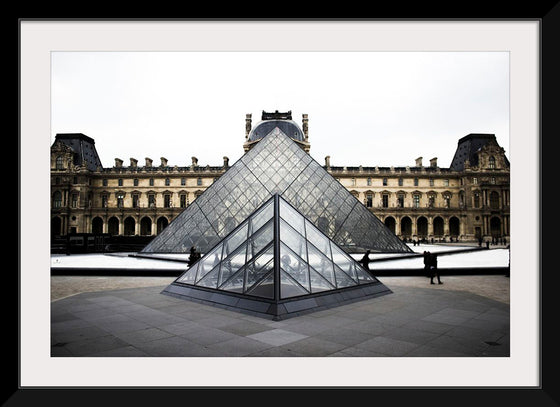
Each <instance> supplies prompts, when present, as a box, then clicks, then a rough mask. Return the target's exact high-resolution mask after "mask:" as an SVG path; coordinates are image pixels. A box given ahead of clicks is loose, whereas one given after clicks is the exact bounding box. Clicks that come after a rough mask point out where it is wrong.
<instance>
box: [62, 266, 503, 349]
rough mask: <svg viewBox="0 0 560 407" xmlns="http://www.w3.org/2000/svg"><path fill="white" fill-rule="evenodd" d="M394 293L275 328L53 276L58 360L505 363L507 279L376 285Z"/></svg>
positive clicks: (150, 293) (148, 290) (114, 280)
mask: <svg viewBox="0 0 560 407" xmlns="http://www.w3.org/2000/svg"><path fill="white" fill-rule="evenodd" d="M379 280H380V281H381V282H382V283H384V284H385V285H386V286H387V287H388V288H390V289H391V290H392V291H393V293H391V294H388V295H384V296H381V297H378V298H373V299H368V300H364V301H359V302H355V303H352V304H347V305H343V306H340V307H336V308H332V309H327V310H323V311H319V312H315V313H310V314H307V315H303V316H299V317H294V318H290V319H287V320H283V321H270V320H266V319H262V318H259V317H254V316H249V315H246V314H242V313H238V312H234V311H229V310H225V309H221V308H217V307H213V306H210V305H205V304H199V303H195V302H191V301H186V300H183V299H178V298H173V297H169V296H166V295H163V294H160V293H161V291H162V290H163V288H165V287H166V286H167V284H169V283H170V282H171V281H173V278H163V277H161V278H142V277H137V278H133V277H131V278H126V277H62V276H60V277H52V278H51V282H52V287H51V295H52V302H51V355H52V356H60V357H74V356H87V357H126V356H128V357H193V356H208V357H215V356H221V357H223V356H225V357H239V356H242V357H245V356H247V357H265V356H270V357H360V356H366V357H372V356H373V357H375V356H379V357H387V356H391V357H416V356H417V357H438V356H443V357H446V356H457V357H473V356H476V357H507V356H509V354H510V343H509V338H510V336H509V329H510V313H509V278H507V277H504V276H498V275H496V276H449V277H446V278H444V284H442V285H433V286H431V285H430V284H429V280H428V279H426V278H423V277H387V278H379Z"/></svg>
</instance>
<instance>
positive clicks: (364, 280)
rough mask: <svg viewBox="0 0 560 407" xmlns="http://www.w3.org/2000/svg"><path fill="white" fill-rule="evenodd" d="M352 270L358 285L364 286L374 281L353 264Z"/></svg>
mask: <svg viewBox="0 0 560 407" xmlns="http://www.w3.org/2000/svg"><path fill="white" fill-rule="evenodd" d="M354 268H355V270H356V276H358V283H360V284H365V283H369V282H371V281H376V279H375V278H373V277H372V276H371V275H370V274H368V273H367V272H366V271H365V270H363V269H362V268H361V267H360V266H359V265H357V264H354Z"/></svg>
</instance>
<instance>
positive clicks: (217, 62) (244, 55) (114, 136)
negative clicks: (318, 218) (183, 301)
mask: <svg viewBox="0 0 560 407" xmlns="http://www.w3.org/2000/svg"><path fill="white" fill-rule="evenodd" d="M51 85H52V125H51V139H52V140H51V141H52V142H54V139H55V135H56V134H57V133H83V134H85V135H87V136H89V137H91V138H93V139H94V140H95V145H96V148H97V152H98V154H99V156H100V158H101V161H102V163H103V166H104V167H112V166H113V165H114V159H115V158H120V159H122V160H124V165H129V163H130V160H129V159H130V157H133V158H136V159H137V160H138V164H139V165H144V162H145V160H144V159H145V157H149V158H151V159H152V160H153V162H154V165H159V164H160V157H165V158H167V160H168V165H170V166H174V165H178V166H186V165H190V163H191V157H192V156H196V157H197V158H198V160H199V165H203V166H205V165H207V164H208V165H222V157H223V156H228V157H229V158H230V164H233V163H234V162H235V161H237V160H238V159H239V158H240V157H241V156H242V155H243V148H242V145H243V142H244V141H245V115H246V114H247V113H252V115H253V126H255V125H256V124H257V122H258V121H260V118H261V113H262V111H263V110H265V111H275V110H279V111H288V110H291V111H292V116H293V119H294V120H295V121H296V122H297V123H298V124H299V125H300V126H301V115H302V113H307V114H308V115H309V141H310V143H311V151H310V153H311V155H312V157H313V158H315V159H316V160H317V161H318V162H319V163H321V164H323V163H324V158H325V156H326V155H330V156H331V165H334V166H344V165H346V166H358V165H363V166H407V165H409V166H414V165H415V159H416V158H417V157H423V159H424V160H423V163H424V165H429V160H430V159H432V158H434V157H437V158H438V165H439V166H440V167H449V165H450V164H451V161H452V159H453V155H454V153H455V149H456V147H457V142H458V140H459V139H460V138H461V137H463V136H466V135H467V134H469V133H491V134H495V135H496V138H497V140H498V143H499V144H500V145H501V146H502V147H504V149H505V151H506V155H507V156H508V157H509V55H508V53H507V52H53V53H52V83H51Z"/></svg>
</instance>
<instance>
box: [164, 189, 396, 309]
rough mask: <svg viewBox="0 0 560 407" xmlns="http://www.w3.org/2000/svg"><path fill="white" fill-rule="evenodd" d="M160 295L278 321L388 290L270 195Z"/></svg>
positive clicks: (300, 215) (279, 199)
mask: <svg viewBox="0 0 560 407" xmlns="http://www.w3.org/2000/svg"><path fill="white" fill-rule="evenodd" d="M350 292H352V294H351V295H350ZM164 293H167V294H171V295H177V296H181V297H187V298H191V299H192V298H194V299H199V300H205V301H206V302H209V303H214V304H221V305H227V306H228V307H232V308H234V309H241V310H245V311H250V312H253V313H255V314H257V315H265V316H270V317H273V318H275V319H281V318H285V317H287V316H291V315H295V314H299V313H301V312H303V311H310V310H314V309H317V308H321V307H325V306H333V305H335V304H336V305H338V304H341V303H344V302H347V301H348V300H350V299H352V300H356V299H358V298H366V297H371V296H374V295H375V296H376V295H380V294H387V293H390V290H389V289H387V288H386V287H385V286H384V285H383V284H381V283H380V282H379V281H378V280H377V279H376V278H375V277H374V276H373V275H371V274H370V272H368V271H367V270H365V269H364V268H362V266H361V265H360V264H359V263H358V262H356V261H355V260H354V259H353V258H352V257H351V256H349V255H348V254H347V253H345V252H344V251H343V250H342V249H341V248H340V247H338V246H337V245H336V244H335V243H334V242H332V241H331V240H330V239H329V238H328V237H327V236H325V234H323V233H322V232H321V231H320V230H319V229H318V228H317V227H315V226H314V225H313V224H312V223H311V222H310V221H309V220H308V219H306V218H305V217H304V216H303V215H302V214H301V213H299V212H298V211H297V210H296V209H295V208H294V207H293V206H292V205H290V204H289V203H288V202H287V201H286V200H284V199H283V198H282V197H281V196H279V195H278V194H275V195H273V197H272V198H270V199H269V200H268V201H266V202H265V203H264V204H263V205H262V206H261V207H260V208H258V209H257V210H256V211H255V212H254V213H253V214H251V215H250V216H249V217H248V218H247V219H245V221H243V222H242V223H241V224H240V225H239V226H238V227H236V228H235V229H234V230H233V231H231V232H230V233H229V234H228V235H227V236H226V237H225V238H224V239H223V240H221V241H220V242H219V243H218V244H217V245H216V246H214V247H213V248H212V249H210V250H209V251H208V253H207V254H205V255H204V256H203V257H202V258H201V259H200V260H199V261H198V262H197V263H195V264H194V265H193V266H192V267H190V268H189V269H188V270H187V271H186V272H184V273H183V274H182V275H181V276H180V277H179V278H177V279H176V280H175V281H174V282H173V283H172V284H171V285H170V286H169V287H167V288H166V290H164ZM218 293H219V294H218ZM330 294H336V295H333V296H330V297H331V298H330V299H329V295H330ZM294 313H295V314H294Z"/></svg>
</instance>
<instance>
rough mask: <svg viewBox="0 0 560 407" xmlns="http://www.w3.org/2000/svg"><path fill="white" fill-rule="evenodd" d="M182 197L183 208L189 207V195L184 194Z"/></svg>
mask: <svg viewBox="0 0 560 407" xmlns="http://www.w3.org/2000/svg"><path fill="white" fill-rule="evenodd" d="M179 199H180V203H181V208H186V207H187V195H185V194H182V195H181V197H180V198H179Z"/></svg>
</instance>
